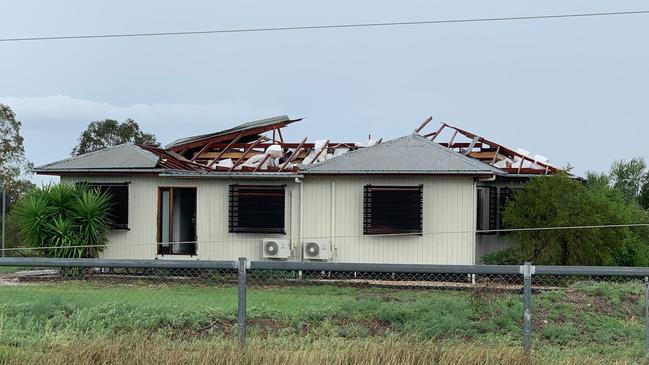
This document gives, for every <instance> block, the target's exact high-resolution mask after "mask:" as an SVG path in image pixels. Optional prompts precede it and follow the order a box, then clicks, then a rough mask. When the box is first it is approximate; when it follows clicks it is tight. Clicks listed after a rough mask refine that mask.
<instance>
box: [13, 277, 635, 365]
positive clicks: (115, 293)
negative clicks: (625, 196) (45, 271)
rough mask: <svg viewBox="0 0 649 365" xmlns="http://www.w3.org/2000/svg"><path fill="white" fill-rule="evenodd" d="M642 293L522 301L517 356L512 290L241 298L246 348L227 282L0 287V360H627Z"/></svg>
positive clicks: (345, 291) (280, 291)
mask: <svg viewBox="0 0 649 365" xmlns="http://www.w3.org/2000/svg"><path fill="white" fill-rule="evenodd" d="M641 292H642V286H641V285H639V284H638V283H627V284H607V283H600V284H592V283H583V284H575V285H573V286H572V287H570V288H569V289H567V290H562V291H547V292H543V293H540V294H535V295H534V301H533V315H534V337H533V340H534V353H533V354H532V357H531V359H526V358H525V356H523V354H522V352H521V349H520V343H521V326H522V323H521V315H522V301H521V296H520V295H519V294H512V293H493V292H485V291H441V290H404V289H400V290H397V289H371V288H365V289H358V288H341V287H332V286H317V287H316V286H311V287H282V288H278V287H274V288H266V289H249V291H248V318H249V330H248V331H249V339H250V340H249V346H248V347H247V348H246V350H245V351H239V350H238V348H237V347H236V343H235V342H234V337H235V334H236V329H235V327H234V323H235V314H236V290H235V288H233V287H205V286H190V285H151V284H147V283H132V284H128V285H126V284H121V285H108V284H98V283H93V282H65V283H55V284H54V283H49V284H45V283H39V284H21V285H0V363H3V364H4V363H6V364H14V363H15V364H22V363H34V364H36V363H53V364H64V363H65V364H68V363H105V364H113V363H115V364H117V363H124V362H126V363H133V362H137V363H151V364H153V363H156V364H158V363H160V364H167V363H168V364H171V363H174V364H175V363H186V362H197V363H224V364H225V363H250V364H254V363H259V362H260V361H261V360H262V359H263V360H264V362H266V363H277V364H279V363H295V364H298V363H305V362H312V363H313V362H315V363H319V362H327V363H344V364H355V363H364V362H365V361H369V360H371V359H373V360H374V362H375V363H395V364H396V363H421V362H432V363H449V364H454V363H469V364H471V363H517V362H518V363H529V362H531V363H552V362H554V363H584V364H586V363H611V362H619V363H637V362H640V361H642V360H643V359H644V352H643V346H644V317H643V313H644V307H643V299H642V298H641ZM641 299H642V300H641ZM169 353H173V356H169ZM84 359H85V360H86V361H84ZM135 359H138V360H137V361H136V360H135ZM363 360H365V361H363Z"/></svg>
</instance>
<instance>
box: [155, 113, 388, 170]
mask: <svg viewBox="0 0 649 365" xmlns="http://www.w3.org/2000/svg"><path fill="white" fill-rule="evenodd" d="M300 120H302V119H301V118H300V119H290V118H289V117H288V116H285V115H283V116H278V117H272V118H266V119H261V120H256V121H252V122H247V123H243V124H240V125H238V126H236V127H233V128H230V129H226V130H223V131H220V132H216V133H210V134H203V135H198V136H193V137H187V138H182V139H179V140H176V141H174V142H172V143H170V144H169V145H167V146H166V148H167V151H170V152H174V153H177V154H178V156H180V157H182V158H183V159H185V160H188V161H190V162H191V163H193V164H198V165H200V166H203V167H205V168H208V169H209V170H211V171H222V172H233V171H243V172H296V171H297V166H299V165H310V164H313V163H317V162H322V161H326V160H328V159H331V158H333V157H335V156H339V155H341V154H344V153H347V152H349V151H353V150H357V149H359V148H363V147H367V146H372V145H375V144H377V143H380V141H381V140H374V139H372V138H371V137H370V138H369V140H368V142H367V143H347V142H345V143H341V142H331V141H330V140H316V141H315V142H308V141H307V138H304V139H303V140H302V141H301V142H299V143H294V142H285V141H284V136H283V135H282V128H284V127H286V126H287V125H289V124H291V123H294V122H297V121H300Z"/></svg>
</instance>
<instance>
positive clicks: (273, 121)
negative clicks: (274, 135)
mask: <svg viewBox="0 0 649 365" xmlns="http://www.w3.org/2000/svg"><path fill="white" fill-rule="evenodd" d="M300 120H301V119H294V120H293V119H290V118H289V117H288V116H287V115H280V116H277V117H271V118H265V119H259V120H253V121H251V122H245V123H241V124H239V125H237V126H235V127H232V128H228V129H224V130H222V131H218V132H214V133H207V134H200V135H197V136H191V137H185V138H180V139H177V140H175V141H173V142H171V143H169V144H168V145H167V146H165V148H167V149H170V148H177V147H180V146H184V145H187V144H190V143H194V142H198V141H202V140H206V139H211V138H214V137H220V136H225V135H228V134H232V133H241V132H246V131H251V130H253V129H259V128H261V129H272V128H276V127H278V126H286V125H288V124H291V123H294V122H297V121H300ZM251 132H252V131H251Z"/></svg>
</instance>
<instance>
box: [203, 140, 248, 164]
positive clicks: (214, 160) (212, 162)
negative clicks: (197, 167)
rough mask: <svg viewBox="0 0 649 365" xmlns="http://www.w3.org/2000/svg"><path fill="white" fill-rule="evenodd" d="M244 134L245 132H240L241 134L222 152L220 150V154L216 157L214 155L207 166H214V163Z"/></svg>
mask: <svg viewBox="0 0 649 365" xmlns="http://www.w3.org/2000/svg"><path fill="white" fill-rule="evenodd" d="M243 135H244V133H243V132H241V133H239V135H238V136H237V137H236V138H235V139H233V140H232V142H230V143H229V144H228V145H227V146H226V147H225V148H224V149H222V150H221V152H219V154H218V155H216V157H214V158H213V159H212V160H211V161H210V162H208V163H207V167H212V165H213V164H214V163H216V162H218V161H219V159H220V158H221V156H223V154H224V153H226V152H227V151H228V150H229V149H230V148H232V145H233V144H235V143H237V142H238V141H239V140H240V139H241V137H243Z"/></svg>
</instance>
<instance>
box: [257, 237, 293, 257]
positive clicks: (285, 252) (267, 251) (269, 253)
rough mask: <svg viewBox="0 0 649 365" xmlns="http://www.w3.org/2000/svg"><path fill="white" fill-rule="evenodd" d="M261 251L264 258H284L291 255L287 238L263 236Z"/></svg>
mask: <svg viewBox="0 0 649 365" xmlns="http://www.w3.org/2000/svg"><path fill="white" fill-rule="evenodd" d="M262 251H263V257H264V258H265V259H277V260H286V259H288V258H289V256H291V244H290V243H289V241H288V240H277V239H272V238H264V239H263V240H262Z"/></svg>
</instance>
